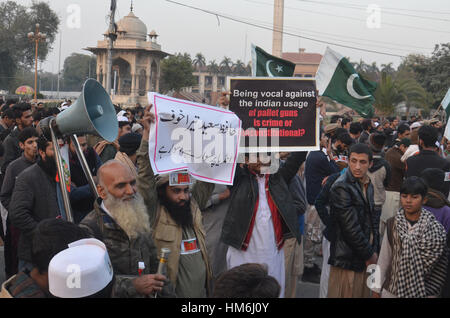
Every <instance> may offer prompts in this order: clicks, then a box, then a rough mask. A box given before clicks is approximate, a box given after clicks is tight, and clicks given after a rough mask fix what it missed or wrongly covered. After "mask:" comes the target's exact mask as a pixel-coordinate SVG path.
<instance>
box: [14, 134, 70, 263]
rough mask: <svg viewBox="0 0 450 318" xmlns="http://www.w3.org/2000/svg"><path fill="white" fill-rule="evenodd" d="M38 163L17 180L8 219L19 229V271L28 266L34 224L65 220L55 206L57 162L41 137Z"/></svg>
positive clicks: (50, 144)
mask: <svg viewBox="0 0 450 318" xmlns="http://www.w3.org/2000/svg"><path fill="white" fill-rule="evenodd" d="M38 151H39V156H40V159H38V162H37V163H35V164H33V165H32V166H31V167H29V168H27V169H25V170H24V171H23V172H22V173H21V174H20V175H19V177H18V178H17V180H16V185H15V187H14V191H13V195H12V198H11V203H10V205H9V207H10V208H9V218H10V220H11V224H12V225H13V226H15V227H16V228H18V229H19V231H20V238H19V246H18V258H19V268H18V269H19V271H20V270H22V269H23V268H29V267H30V266H31V238H32V235H33V232H34V230H35V228H36V226H37V224H38V223H39V222H40V221H42V220H44V219H49V218H57V217H63V218H64V219H65V218H66V217H65V213H64V212H62V211H64V210H63V209H64V207H63V205H62V200H61V204H58V195H57V193H58V192H59V189H57V187H58V183H57V182H56V172H57V167H56V162H55V157H54V152H53V144H52V142H50V141H48V139H47V138H46V137H44V136H43V135H41V136H40V137H39V139H38Z"/></svg>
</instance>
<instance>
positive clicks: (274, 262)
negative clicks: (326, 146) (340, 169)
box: [221, 78, 319, 297]
mask: <svg viewBox="0 0 450 318" xmlns="http://www.w3.org/2000/svg"><path fill="white" fill-rule="evenodd" d="M299 85H301V86H300V87H302V88H304V89H303V90H299ZM230 88H231V101H230V108H229V109H230V110H232V111H234V112H235V113H236V114H238V115H239V117H240V119H241V120H242V122H243V126H242V128H243V129H246V130H244V131H243V133H242V135H241V136H244V137H248V139H250V140H249V142H248V143H247V142H246V143H245V144H246V145H249V146H248V147H246V148H245V149H244V153H245V164H244V165H243V166H242V167H237V168H236V174H235V179H234V182H233V187H232V188H231V201H230V206H229V209H228V212H227V216H226V218H225V221H224V225H223V228H222V236H221V239H222V241H223V242H224V243H225V244H227V245H228V246H229V247H228V252H227V267H228V268H233V267H236V266H239V265H241V264H244V263H260V264H267V266H268V273H269V275H271V276H273V277H275V279H276V280H277V281H278V283H279V284H280V286H281V294H280V295H279V296H280V297H284V291H285V258H284V249H283V245H284V242H285V239H287V238H290V237H295V238H296V239H297V240H298V242H300V240H301V234H300V232H299V221H298V215H297V213H296V209H295V206H294V204H293V198H292V194H291V192H290V191H289V187H288V185H289V183H290V181H291V179H292V178H293V177H294V176H295V175H296V173H297V171H298V169H299V168H300V166H301V164H302V163H303V162H304V161H305V158H306V151H305V150H315V149H316V148H318V146H319V143H318V134H317V132H318V123H317V121H316V118H318V116H316V115H317V113H316V107H311V106H313V105H316V106H317V103H316V95H315V94H316V92H315V88H314V82H312V83H311V81H308V82H307V81H305V82H303V83H301V84H299V82H297V83H296V82H295V80H292V79H284V80H282V79H273V80H269V79H267V78H260V79H256V78H251V79H250V78H249V79H236V80H235V81H234V82H233V79H232V82H231V85H230ZM247 117H248V118H247ZM260 128H263V129H260ZM264 128H266V129H264ZM254 136H258V137H259V138H258V140H259V144H256V145H255V144H254V143H252V140H251V138H252V137H254ZM262 136H263V137H264V136H267V137H269V136H270V137H271V138H270V142H271V143H270V145H269V146H267V139H266V140H265V142H266V143H265V144H264V145H263V143H264V141H262V138H261V137H262ZM274 136H276V137H278V138H272V137H274ZM281 139H282V140H281ZM246 141H247V140H246ZM274 141H275V143H274ZM278 142H279V143H278ZM302 150H303V151H302ZM262 151H266V152H279V151H291V154H290V156H289V157H288V158H287V160H286V162H285V164H284V165H283V166H282V167H281V168H279V169H278V170H275V171H273V173H272V174H270V173H269V170H271V169H270V168H273V167H272V164H273V163H274V161H273V160H272V161H271V160H267V158H266V160H264V158H263V157H264V156H262V153H261V152H262ZM293 151H295V152H293ZM255 152H259V154H258V158H257V159H256V154H255ZM255 159H256V160H255Z"/></svg>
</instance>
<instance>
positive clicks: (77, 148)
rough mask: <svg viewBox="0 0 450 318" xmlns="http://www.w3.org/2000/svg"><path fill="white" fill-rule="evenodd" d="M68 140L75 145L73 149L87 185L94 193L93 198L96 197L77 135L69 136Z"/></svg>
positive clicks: (93, 183)
mask: <svg viewBox="0 0 450 318" xmlns="http://www.w3.org/2000/svg"><path fill="white" fill-rule="evenodd" d="M70 140H71V141H72V143H73V144H74V145H75V151H76V152H77V157H78V160H79V161H80V163H81V167H82V168H83V172H84V175H85V176H86V178H87V180H88V182H89V185H90V186H91V189H92V192H93V193H94V195H95V198H96V199H97V198H98V192H97V187H96V186H95V182H94V178H92V174H91V170H90V169H89V166H88V164H87V161H86V158H85V157H84V154H83V150H82V149H81V146H80V143H79V142H78V138H77V135H72V136H70Z"/></svg>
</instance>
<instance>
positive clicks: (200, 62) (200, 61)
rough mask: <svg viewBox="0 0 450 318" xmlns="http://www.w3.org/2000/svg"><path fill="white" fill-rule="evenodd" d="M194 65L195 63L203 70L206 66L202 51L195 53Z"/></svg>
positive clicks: (198, 68) (195, 65)
mask: <svg viewBox="0 0 450 318" xmlns="http://www.w3.org/2000/svg"><path fill="white" fill-rule="evenodd" d="M192 65H194V67H195V68H196V69H197V70H201V69H202V68H204V67H205V66H206V59H205V57H204V56H203V54H202V53H197V54H196V55H195V59H194V60H193V61H192Z"/></svg>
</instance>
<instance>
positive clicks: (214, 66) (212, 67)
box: [207, 60, 220, 74]
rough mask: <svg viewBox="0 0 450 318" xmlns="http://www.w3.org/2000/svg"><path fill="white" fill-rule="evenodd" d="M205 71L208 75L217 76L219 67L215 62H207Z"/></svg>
mask: <svg viewBox="0 0 450 318" xmlns="http://www.w3.org/2000/svg"><path fill="white" fill-rule="evenodd" d="M207 70H208V72H209V74H218V73H219V71H220V67H219V65H218V64H217V63H216V60H212V61H209V64H208V66H207Z"/></svg>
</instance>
